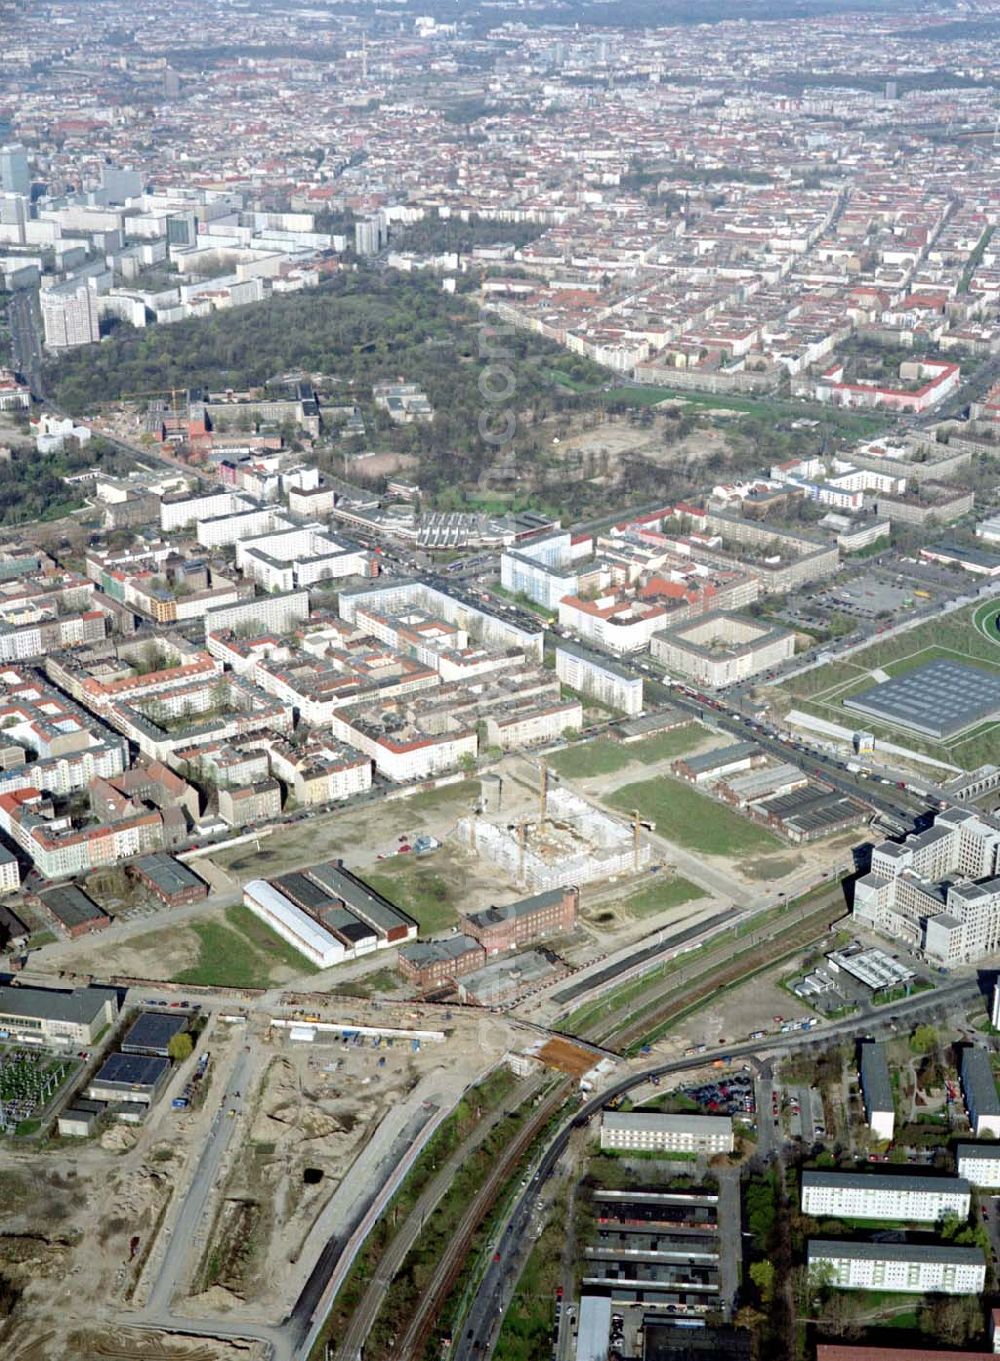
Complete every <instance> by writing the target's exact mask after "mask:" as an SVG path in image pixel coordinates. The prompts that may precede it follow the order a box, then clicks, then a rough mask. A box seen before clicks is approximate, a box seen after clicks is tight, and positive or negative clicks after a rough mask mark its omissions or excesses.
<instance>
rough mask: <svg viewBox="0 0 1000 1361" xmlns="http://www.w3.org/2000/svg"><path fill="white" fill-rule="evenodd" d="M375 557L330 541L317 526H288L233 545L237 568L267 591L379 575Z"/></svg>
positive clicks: (359, 549)
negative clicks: (234, 546) (344, 578)
mask: <svg viewBox="0 0 1000 1361" xmlns="http://www.w3.org/2000/svg"><path fill="white" fill-rule="evenodd" d="M377 563H378V559H377V558H376V556H375V554H374V553H372V552H371V551H370V550H368V549H365V548H360V547H359V546H358V545H356V544H351V543H347V542H342V541H339V540H337V539H334V538H331V536H330V535H329V534H327V533H326V532H325V531H324V530H323V528H322V527H321V526H320V525H317V524H313V525H302V526H291V527H289V528H287V529H279V530H278V531H277V532H276V533H273V534H264V535H262V536H260V537H257V538H251V537H241V538H240V539H238V540H237V543H236V565H237V567H239V568H240V570H241V571H242V572H243V574H244V575H245V576H246V577H248V578H249V579H250V580H251V581H255V582H257V584H258V585H259V586H262V587H263V588H264V589H265V590H268V591H293V590H295V589H296V588H297V587H300V586H312V585H315V584H316V582H319V581H332V580H335V579H339V578H340V577H349V576H360V577H374V576H377V575H378V566H377Z"/></svg>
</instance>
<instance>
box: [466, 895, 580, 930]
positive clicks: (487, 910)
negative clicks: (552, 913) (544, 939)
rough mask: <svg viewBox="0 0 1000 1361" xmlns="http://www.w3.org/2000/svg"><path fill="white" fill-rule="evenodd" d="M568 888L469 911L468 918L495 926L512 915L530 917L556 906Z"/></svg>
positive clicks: (475, 922)
mask: <svg viewBox="0 0 1000 1361" xmlns="http://www.w3.org/2000/svg"><path fill="white" fill-rule="evenodd" d="M565 893H566V890H565V889H563V888H550V889H546V890H545V892H544V893H535V894H533V895H532V896H531V897H530V898H519V899H518V900H517V902H516V903H505V904H504V905H503V907H484V908H483V910H482V911H481V912H469V913H468V914H467V917H466V920H467V921H470V922H473V923H474V924H475V925H476V926H495V925H496V924H497V922H502V921H509V920H510V918H511V917H529V916H530V915H531V914H532V912H538V911H540V910H541V909H542V908H546V907H555V905H556V904H557V903H561V902H562V900H563V896H564V894H565Z"/></svg>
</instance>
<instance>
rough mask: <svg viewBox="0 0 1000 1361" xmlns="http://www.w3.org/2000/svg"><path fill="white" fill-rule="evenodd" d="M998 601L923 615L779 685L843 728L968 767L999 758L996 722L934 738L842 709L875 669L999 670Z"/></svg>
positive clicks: (789, 695)
mask: <svg viewBox="0 0 1000 1361" xmlns="http://www.w3.org/2000/svg"><path fill="white" fill-rule="evenodd" d="M998 621H1000V604H997V603H996V602H993V601H988V602H986V603H985V604H980V605H970V606H969V607H968V608H967V609H963V610H956V611H954V612H953V613H951V614H948V615H941V616H938V617H935V618H933V619H928V620H927V621H926V622H924V623H922V624H918V625H917V626H916V627H915V628H912V629H907V630H905V631H904V632H903V633H899V634H897V635H895V636H894V637H892V638H887V639H879V640H877V641H875V642H873V643H872V644H871V646H870V647H867V648H865V649H864V650H863V651H861V652H857V653H855V654H854V655H853V656H851V657H849V658H847V659H846V660H844V661H835V662H830V663H829V664H828V665H827V666H821V667H816V668H815V669H814V670H812V671H807V672H806V673H805V674H804V675H802V676H795V677H793V678H792V679H791V680H788V681H786V682H785V683H784V684H783V685H781V686H779V687H778V689H779V690H780V691H781V693H783V694H784V696H785V697H786V698H787V699H788V700H790V701H791V702H792V704H793V705H794V706H795V707H796V708H799V709H802V710H803V711H804V712H806V713H811V714H815V715H816V716H817V717H818V718H826V719H828V720H830V721H831V722H834V723H841V724H843V725H844V726H845V727H852V728H853V727H856V726H864V727H865V728H866V729H868V730H869V731H871V732H873V733H874V734H875V736H876V738H879V737H881V738H882V739H883V740H885V741H890V742H895V743H897V744H899V745H900V746H905V747H909V748H910V749H911V750H913V751H915V752H920V753H922V754H923V755H925V756H930V757H932V758H933V759H935V760H938V761H947V762H949V763H951V764H953V765H956V766H959V767H961V768H962V769H965V770H973V769H975V767H976V766H980V765H982V764H983V763H984V762H986V761H990V762H994V763H997V762H1000V723H995V722H987V723H982V724H980V725H979V726H978V727H977V728H975V729H974V730H972V731H968V732H965V733H958V734H956V735H955V736H954V737H952V738H949V739H948V740H947V741H945V742H935V741H933V740H932V739H929V738H926V737H921V736H920V735H919V734H918V733H911V732H908V731H907V730H906V729H905V728H897V727H893V726H892V725H890V724H888V723H884V722H882V723H879V722H876V721H874V720H872V719H869V718H867V717H864V718H863V717H862V716H861V715H858V714H854V713H852V711H851V710H850V709H845V708H844V700H845V699H849V698H850V697H851V696H852V695H856V694H859V693H860V692H861V691H862V690H867V689H869V688H870V687H871V686H872V685H874V684H876V677H875V676H874V674H873V673H874V672H876V671H884V672H885V673H886V674H887V675H889V676H900V675H903V674H904V673H905V672H907V671H913V670H915V669H916V668H917V667H920V666H924V665H925V664H926V663H928V662H932V661H935V660H938V659H942V658H945V659H948V660H951V661H956V662H963V663H965V664H966V665H969V666H977V667H981V668H984V669H987V670H991V671H994V670H1000V632H998V631H997V624H998Z"/></svg>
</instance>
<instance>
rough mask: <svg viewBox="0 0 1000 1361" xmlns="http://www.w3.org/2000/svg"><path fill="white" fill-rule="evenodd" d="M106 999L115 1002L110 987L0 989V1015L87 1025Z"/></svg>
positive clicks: (115, 998)
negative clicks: (53, 989)
mask: <svg viewBox="0 0 1000 1361" xmlns="http://www.w3.org/2000/svg"><path fill="white" fill-rule="evenodd" d="M109 1000H113V1001H115V1002H117V1001H118V994H117V993H116V992H115V991H114V989H113V988H74V989H73V991H72V992H55V991H50V990H49V989H48V988H23V987H11V988H3V987H0V1015H6V1016H24V1017H26V1018H31V1019H32V1020H49V1021H69V1022H70V1023H72V1024H74V1025H90V1024H91V1023H92V1022H93V1021H94V1019H95V1018H96V1017H97V1014H98V1012H99V1011H100V1009H101V1008H102V1007H103V1006H104V1004H105V1002H107V1001H109Z"/></svg>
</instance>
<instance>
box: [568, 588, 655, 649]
mask: <svg viewBox="0 0 1000 1361" xmlns="http://www.w3.org/2000/svg"><path fill="white" fill-rule="evenodd" d="M668 620H669V613H668V610H667V607H666V606H665V605H664V604H662V603H661V602H660V601H658V600H643V599H640V598H638V597H635V596H633V595H628V594H625V593H623V592H617V591H609V592H606V593H605V594H603V595H599V596H597V598H596V599H594V600H589V599H588V600H583V599H581V598H580V597H579V596H575V595H567V596H564V597H563V598H562V599H561V600H560V601H559V624H560V627H562V628H564V629H571V630H572V631H573V632H574V633H575V634H576V635H577V636H578V637H580V638H582V639H583V640H584V641H585V642H588V643H594V644H595V645H596V646H598V647H603V648H605V649H606V650H607V651H608V652H613V653H615V654H616V655H618V656H623V655H624V654H626V653H629V652H643V651H645V650H646V649H647V648H648V647H649V642H650V639H651V638H652V637H653V635H654V634H655V633H658V632H659V631H660V630H661V629H662V628H664V627H665V625H666V624H667V623H668Z"/></svg>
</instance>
